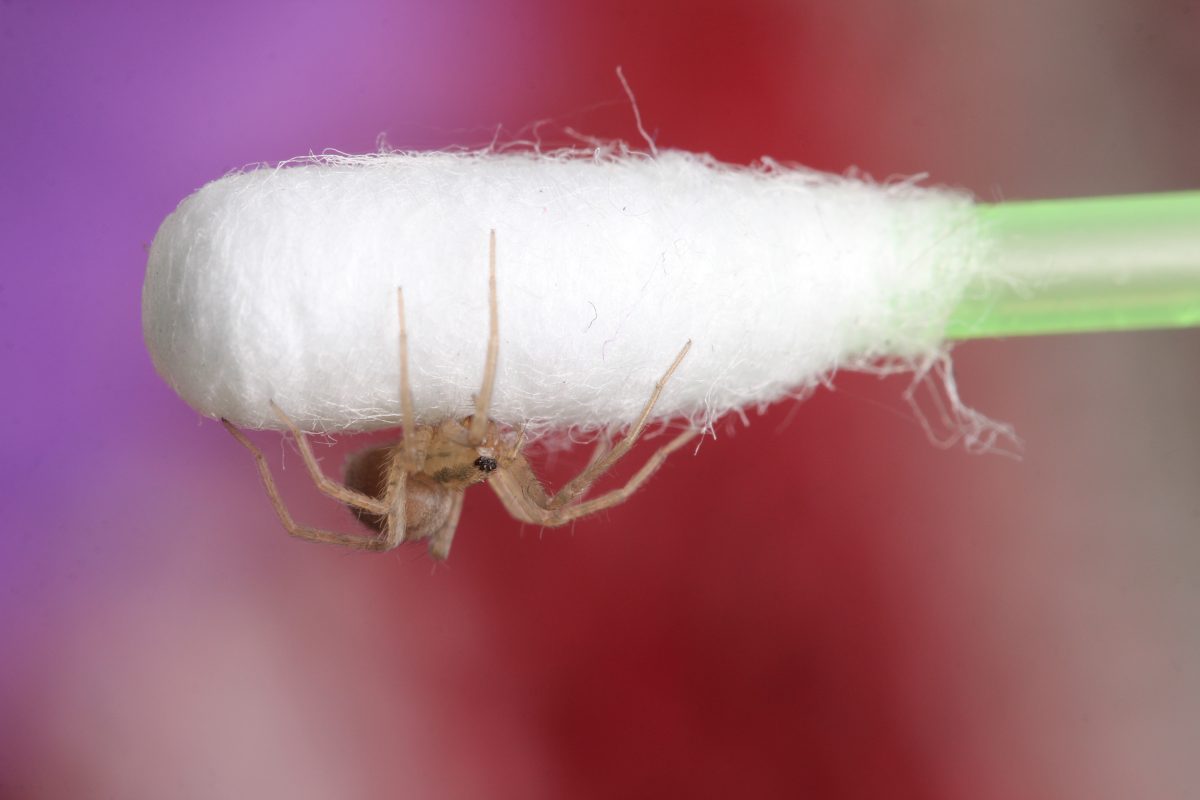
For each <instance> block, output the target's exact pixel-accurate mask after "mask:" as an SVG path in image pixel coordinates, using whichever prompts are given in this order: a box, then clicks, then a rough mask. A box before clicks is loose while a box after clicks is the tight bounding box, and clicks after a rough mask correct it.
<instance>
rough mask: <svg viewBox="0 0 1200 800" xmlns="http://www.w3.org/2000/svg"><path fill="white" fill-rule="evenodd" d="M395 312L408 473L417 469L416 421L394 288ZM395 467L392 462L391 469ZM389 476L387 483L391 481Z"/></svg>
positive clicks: (400, 299)
mask: <svg viewBox="0 0 1200 800" xmlns="http://www.w3.org/2000/svg"><path fill="white" fill-rule="evenodd" d="M396 312H397V314H398V316H399V318H400V414H401V424H402V425H403V426H404V462H405V465H406V466H407V468H408V469H409V470H410V471H413V472H415V471H416V470H417V469H418V465H417V454H416V450H415V448H414V444H415V442H414V440H413V437H414V436H415V435H416V430H417V421H416V414H415V413H414V412H413V396H412V384H411V383H409V380H408V328H407V326H406V325H405V324H404V290H403V289H401V288H399V287H397V288H396ZM394 466H395V464H394V462H393V467H394ZM391 477H392V476H390V475H389V481H390V480H391Z"/></svg>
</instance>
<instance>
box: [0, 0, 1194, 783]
mask: <svg viewBox="0 0 1200 800" xmlns="http://www.w3.org/2000/svg"><path fill="white" fill-rule="evenodd" d="M0 36H2V37H3V46H0V100H2V101H3V107H4V108H5V118H6V122H5V124H4V125H3V126H2V129H0V139H2V141H0V143H2V144H3V145H4V153H5V156H6V158H5V161H6V163H5V166H4V174H5V177H4V180H3V190H2V194H0V201H2V202H3V206H2V208H0V211H2V212H3V213H2V214H0V226H3V228H4V236H3V240H4V241H5V242H6V245H5V250H6V252H5V257H4V259H5V265H4V268H3V276H4V277H3V284H2V286H0V306H2V312H3V313H0V345H2V346H3V349H2V350H0V352H2V353H3V359H4V362H3V363H4V367H3V370H4V374H5V376H6V380H5V384H6V386H5V389H4V392H3V399H2V400H0V402H3V404H4V405H3V412H4V413H3V414H2V415H0V425H3V426H4V427H3V434H4V441H5V451H4V455H3V469H4V482H3V490H2V491H3V505H2V506H0V523H2V528H3V532H2V533H0V636H2V637H3V638H2V639H0V794H3V795H4V796H12V797H26V798H30V797H35V798H60V797H61V798H67V797H96V796H112V797H133V798H141V797H146V798H150V797H204V798H213V797H275V796H279V797H289V798H297V797H342V798H357V797H363V798H368V797H380V796H411V797H480V796H484V797H522V798H530V797H612V796H622V797H630V796H647V797H651V796H653V797H662V796H692V797H704V796H713V797H729V796H739V797H772V796H787V797H795V796H812V797H873V798H874V797H889V798H902V797H913V798H918V797H920V798H925V797H945V798H959V797H972V798H1009V797H1028V798H1036V797H1056V798H1061V797H1080V798H1099V797H1113V798H1118V797H1120V798H1125V797H1187V796H1190V795H1192V794H1193V792H1194V791H1195V787H1196V785H1197V782H1198V779H1200V767H1198V766H1197V761H1196V759H1195V753H1196V748H1197V746H1198V744H1200V634H1198V633H1197V631H1200V626H1198V624H1197V623H1198V622H1200V620H1198V618H1197V609H1198V608H1200V578H1198V577H1197V576H1200V536H1198V534H1200V505H1198V501H1197V495H1196V488H1197V486H1198V485H1200V480H1198V479H1200V435H1198V431H1197V424H1196V409H1197V408H1200V380H1198V378H1197V375H1198V370H1197V364H1200V339H1198V338H1197V335H1196V332H1195V331H1187V332H1174V333H1141V334H1128V335H1098V336H1087V337H1063V338H1043V339H1036V338H1035V339H1025V340H1012V341H997V342H979V343H972V344H968V345H964V346H961V347H959V348H958V349H956V351H955V356H956V363H957V366H958V372H959V379H960V387H961V390H962V392H963V395H964V399H965V400H966V402H968V403H969V404H971V405H973V406H975V407H976V408H978V409H980V410H981V411H983V412H984V413H987V414H989V415H991V416H993V417H996V418H999V419H1002V420H1005V421H1008V422H1011V423H1012V424H1014V425H1015V426H1016V428H1017V430H1018V432H1019V433H1020V435H1021V436H1022V437H1023V438H1024V439H1025V441H1026V452H1025V457H1024V459H1023V460H1022V461H1014V460H1010V459H1006V458H1002V457H999V456H984V457H977V456H969V455H967V454H965V453H963V452H961V451H959V450H955V449H951V450H942V449H938V448H935V447H934V446H933V445H932V444H931V443H930V442H929V441H928V439H927V438H926V436H925V434H924V432H923V431H922V429H921V428H920V426H919V425H918V424H917V423H916V421H915V418H914V416H913V414H912V412H910V411H909V410H908V409H907V407H906V406H905V405H904V403H903V402H902V400H901V394H902V392H903V390H904V388H905V385H906V384H905V382H904V381H903V380H895V379H893V380H889V381H883V382H880V381H877V380H875V379H873V378H863V377H855V376H839V379H838V381H837V384H836V385H837V389H836V391H832V392H830V391H822V392H820V393H819V394H818V395H816V396H815V397H814V398H812V399H811V400H809V401H807V402H805V403H803V404H801V405H797V404H795V403H783V404H781V405H779V406H777V407H775V408H773V409H772V410H770V411H769V412H768V413H767V414H765V415H763V416H757V415H753V414H752V415H751V417H750V424H749V425H748V426H744V425H742V424H741V423H740V422H738V421H736V420H732V421H730V422H729V424H727V425H722V426H720V427H719V429H718V433H719V437H718V438H717V439H716V440H715V441H713V440H710V441H707V442H705V444H704V446H703V447H702V448H701V450H700V452H699V454H698V455H696V456H695V457H694V458H692V457H689V456H686V455H683V456H682V457H681V456H676V457H675V458H674V459H673V460H672V461H671V462H670V463H669V465H668V466H667V467H666V468H665V469H664V470H663V472H662V473H661V474H660V475H659V476H657V477H656V478H655V479H654V480H653V482H652V483H651V485H650V486H649V487H648V488H647V489H645V490H644V491H643V492H641V493H640V494H638V495H637V496H636V497H635V498H634V499H633V500H632V501H630V502H629V503H627V504H626V505H624V506H622V507H620V508H617V509H614V510H612V511H611V512H609V513H605V514H603V515H601V516H600V517H598V518H596V519H589V520H586V521H582V522H580V523H579V524H578V525H577V526H576V527H575V528H574V529H573V530H555V531H546V532H545V533H544V534H542V533H540V532H539V531H537V530H533V529H529V528H526V529H524V530H522V529H521V527H520V526H519V525H518V524H517V523H516V522H514V521H512V520H511V519H509V518H508V517H507V516H506V515H505V514H504V513H503V510H502V509H501V508H500V506H499V503H498V502H497V501H496V500H495V499H494V498H493V497H492V496H491V495H490V494H489V493H488V492H486V491H483V490H475V491H473V492H472V494H471V495H470V496H469V497H468V503H467V508H466V511H465V514H464V516H463V520H462V524H461V526H460V528H459V534H458V538H457V540H456V544H455V552H454V554H453V557H452V559H451V561H450V562H449V564H448V565H447V566H445V567H437V568H434V567H433V565H432V564H431V563H430V562H429V561H428V560H427V559H426V558H425V557H424V556H423V555H422V554H421V552H420V550H419V549H408V548H405V549H402V550H401V551H400V552H399V553H398V554H396V555H385V556H367V555H354V554H348V553H345V552H342V551H339V550H335V549H329V548H321V547H316V546H312V545H308V544H305V543H302V542H298V541H292V540H289V539H288V538H287V537H285V535H284V534H283V532H282V531H281V530H280V529H279V527H278V525H277V523H276V521H275V519H274V518H273V516H272V513H271V510H270V507H269V505H268V504H267V501H266V499H265V497H264V496H263V494H262V492H261V488H260V487H259V486H258V484H257V482H256V479H255V477H254V474H253V470H252V467H251V464H250V462H249V460H248V459H247V457H246V453H245V452H244V451H242V450H241V449H240V448H238V447H237V445H236V444H235V443H234V442H232V441H231V440H230V439H229V438H228V437H227V436H226V435H225V434H224V433H223V432H222V431H221V430H220V428H219V427H218V426H217V425H216V424H215V423H212V422H207V421H200V420H198V419H197V417H196V415H195V414H194V413H193V412H191V411H190V410H189V409H188V408H187V407H186V406H184V405H183V403H182V402H181V401H179V400H178V399H177V398H176V397H174V396H173V395H172V394H171V392H170V390H169V389H168V388H167V387H166V386H165V385H164V384H163V383H162V382H161V381H160V380H159V379H158V378H157V376H156V375H155V374H154V372H153V369H152V367H151V365H150V362H149V359H148V357H147V355H146V353H145V351H144V348H143V345H142V343H141V336H140V320H139V289H140V282H141V278H142V272H143V269H144V263H145V250H144V248H145V245H146V243H147V242H148V241H149V240H150V238H151V237H152V236H153V233H154V230H155V228H156V226H157V224H158V222H159V221H161V219H162V218H163V217H164V216H165V215H166V214H167V213H168V212H169V211H170V210H171V208H172V207H173V206H174V204H175V203H176V202H178V200H179V199H180V198H182V197H183V196H185V195H186V194H187V193H189V192H190V191H192V190H193V189H195V188H197V187H198V186H199V185H201V184H202V183H203V182H205V181H207V180H210V179H212V178H215V177H217V176H219V175H221V174H222V173H223V172H225V171H227V170H229V169H231V168H235V167H239V166H241V165H243V164H247V163H251V162H257V161H274V160H278V159H282V158H286V157H290V156H294V155H298V154H302V153H306V152H309V151H320V150H322V149H325V148H336V149H340V150H344V151H349V152H361V151H366V150H371V149H373V148H374V147H375V144H376V137H377V136H379V135H380V134H381V133H382V134H385V135H386V136H387V139H388V141H389V142H390V143H391V144H393V145H395V146H402V147H442V146H449V145H463V144H466V145H471V144H484V143H486V142H488V141H490V140H491V139H492V137H493V134H494V133H495V131H496V127H497V126H498V125H502V126H503V128H502V131H501V134H500V135H501V138H506V137H507V138H511V137H516V136H520V135H524V134H527V133H528V132H529V131H530V130H531V128H530V127H529V126H531V125H532V124H533V123H535V122H537V121H539V120H546V121H547V123H546V126H545V128H544V130H549V131H555V130H558V131H561V130H563V129H564V128H565V127H567V126H571V127H574V128H576V129H578V130H580V131H583V132H585V133H587V134H590V135H595V136H601V137H606V136H620V137H623V138H627V139H631V140H635V139H636V131H635V129H634V126H633V119H632V114H631V112H630V108H629V106H628V103H627V102H626V100H625V98H624V95H623V93H622V91H621V89H620V86H619V84H618V82H617V80H616V78H615V75H614V68H615V67H616V66H617V65H618V64H620V65H623V66H624V69H625V73H626V75H627V76H628V78H629V80H630V82H631V83H632V85H633V88H634V91H635V92H636V95H637V99H638V103H639V105H640V108H641V112H642V115H643V118H644V119H645V121H646V125H647V127H648V128H649V129H650V130H651V131H652V132H653V133H654V135H655V137H656V139H657V141H658V144H659V146H661V147H680V148H687V149H693V150H702V151H708V152H711V153H713V154H714V155H715V156H717V157H718V158H721V159H724V160H728V161H735V162H746V161H749V160H751V159H753V158H756V157H758V156H760V155H770V156H773V157H775V158H777V159H781V160H791V161H799V162H803V163H807V164H810V165H812V166H816V167H820V168H824V169H829V170H835V171H840V170H844V169H846V168H848V167H850V166H858V167H861V168H863V169H865V170H867V171H869V172H871V173H873V174H875V175H876V176H878V177H886V176H889V175H892V174H910V173H914V172H929V173H930V174H931V179H932V180H933V181H934V182H937V183H943V184H950V185H956V186H963V187H966V188H969V189H971V190H973V191H975V192H976V193H978V194H979V195H981V196H982V197H983V198H985V199H995V198H1003V197H1009V198H1016V197H1037V196H1070V195H1077V194H1098V193H1114V192H1134V191H1149V190H1165V189H1177V188H1195V187H1197V186H1200V160H1198V159H1197V157H1196V151H1195V141H1196V131H1197V130H1200V106H1198V105H1197V103H1196V94H1195V90H1196V86H1198V85H1200V47H1197V42H1200V9H1198V7H1197V6H1196V4H1195V3H1191V2H1167V0H1163V1H1162V2H1151V3H1146V2H1140V1H1135V0H1100V2H1094V1H1092V0H1088V1H1087V2H1085V1H1084V0H1058V1H1057V2H1053V3H1045V2H1035V1H1034V0H1017V1H1016V2H1011V3H981V2H973V3H952V2H937V0H916V2H898V1H897V2H887V1H886V0H852V2H846V3H836V4H834V3H817V2H812V3H785V2H750V3H729V2H710V1H706V0H701V1H700V2H690V3H663V2H657V3H656V2H606V3H600V2H584V3H552V2H548V1H545V2H533V1H528V2H517V3H482V2H471V1H470V0H453V1H452V2H445V3H441V4H438V5H437V6H436V8H435V7H434V5H433V4H418V3H410V4H406V3H387V2H382V0H353V2H341V3H337V4H334V3H322V2H308V3H282V2H280V3H275V2H250V3H222V2H209V3H203V4H201V3H194V4H193V3H135V2H125V3H122V2H109V3H96V4H93V3H82V2H79V3H71V2H60V3H32V2H24V1H23V0H10V2H7V3H4V4H3V6H0ZM259 440H260V441H262V442H263V443H264V444H265V445H267V449H268V452H269V453H270V455H271V456H272V457H275V458H276V459H278V457H280V456H281V455H283V456H285V458H284V460H285V461H286V463H287V465H288V469H287V470H286V472H285V473H283V474H284V477H283V480H282V484H283V488H284V491H285V493H286V494H287V495H288V497H289V499H290V502H291V505H292V508H293V511H294V512H295V513H296V515H297V516H298V517H300V518H301V519H304V520H306V521H308V522H310V523H312V524H317V525H322V526H326V527H332V526H346V525H350V524H351V521H350V519H349V517H348V516H347V515H346V514H345V512H343V511H342V510H341V509H339V508H337V507H336V506H334V505H332V504H329V503H326V502H324V501H323V500H322V499H321V498H319V497H317V496H316V494H315V492H313V491H312V490H311V487H310V485H309V483H308V481H307V478H306V476H305V475H304V474H303V471H302V470H300V469H299V468H298V466H299V464H298V460H297V458H296V457H295V454H294V453H293V452H292V451H291V450H290V449H287V448H281V447H280V446H279V445H278V444H277V443H276V442H277V440H276V438H274V437H273V436H266V435H264V436H262V437H260V439H259ZM354 446H356V444H355V443H345V442H344V443H340V444H339V445H338V446H337V447H336V448H334V449H331V450H323V451H322V453H323V455H324V458H325V461H326V464H327V465H329V466H330V468H331V470H336V467H337V465H338V464H340V462H341V459H342V457H343V455H344V453H345V452H346V451H347V449H349V448H352V447H354ZM643 454H644V453H643ZM568 467H569V465H568V464H566V463H561V462H560V463H557V464H556V465H554V464H552V465H550V467H549V470H550V472H551V474H562V473H564V471H567V470H568Z"/></svg>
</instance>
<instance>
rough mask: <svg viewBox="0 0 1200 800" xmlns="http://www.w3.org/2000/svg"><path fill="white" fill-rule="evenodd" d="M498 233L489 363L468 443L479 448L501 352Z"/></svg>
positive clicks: (491, 252) (491, 254) (491, 275)
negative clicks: (497, 279)
mask: <svg viewBox="0 0 1200 800" xmlns="http://www.w3.org/2000/svg"><path fill="white" fill-rule="evenodd" d="M496 305H497V304H496V231H495V230H492V231H491V232H490V233H489V234H488V344H487V362H486V364H485V366H484V368H483V385H482V386H481V387H479V394H477V395H475V416H473V417H471V429H470V431H469V435H468V441H470V443H471V444H472V445H475V446H478V445H479V444H481V443H482V442H483V439H484V436H486V435H487V425H488V408H489V407H490V406H491V405H492V388H493V387H494V386H495V384H496V357H497V355H498V354H499V352H500V321H499V314H498V313H497V310H496Z"/></svg>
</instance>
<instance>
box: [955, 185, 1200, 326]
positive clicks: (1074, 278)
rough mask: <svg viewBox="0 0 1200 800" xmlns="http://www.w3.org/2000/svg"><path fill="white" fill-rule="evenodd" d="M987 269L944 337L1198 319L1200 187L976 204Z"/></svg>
mask: <svg viewBox="0 0 1200 800" xmlns="http://www.w3.org/2000/svg"><path fill="white" fill-rule="evenodd" d="M978 214H979V218H980V221H981V222H982V223H983V224H984V226H985V231H986V232H987V234H988V235H989V236H990V237H991V239H992V241H993V244H994V248H993V250H992V253H991V256H990V258H991V263H992V264H993V265H994V267H995V269H994V274H996V275H1006V276H1011V279H1012V283H1011V284H1007V283H1005V284H1001V283H999V282H998V281H996V280H989V279H988V277H987V276H986V274H985V278H984V280H983V281H981V282H980V283H979V284H977V285H974V286H972V287H971V288H970V290H969V291H968V293H967V296H966V298H965V299H964V301H963V302H962V303H961V304H960V305H959V306H958V308H957V309H956V310H955V312H954V314H953V315H952V317H951V319H950V323H949V325H948V327H947V330H946V336H947V338H949V339H975V338H981V337H988V336H1017V335H1023V334H1049V333H1074V332H1084V331H1124V330H1137V329H1144V328H1178V327H1187V326H1193V325H1200V192H1177V193H1170V194H1149V195H1132V196H1129V197H1094V198H1084V199H1072V200H1035V201H1029V202H1013V203H996V204H981V205H979V206H978Z"/></svg>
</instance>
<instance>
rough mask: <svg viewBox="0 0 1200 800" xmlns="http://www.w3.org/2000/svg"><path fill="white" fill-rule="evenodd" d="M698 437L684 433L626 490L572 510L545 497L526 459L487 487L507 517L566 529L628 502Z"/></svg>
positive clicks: (694, 432)
mask: <svg viewBox="0 0 1200 800" xmlns="http://www.w3.org/2000/svg"><path fill="white" fill-rule="evenodd" d="M699 434H700V431H698V430H686V431H683V432H682V433H680V434H679V435H678V436H676V437H675V438H674V439H672V440H671V441H669V442H667V443H666V444H665V445H663V446H662V447H660V448H658V450H656V451H655V452H654V454H653V455H652V456H650V458H648V459H647V460H646V463H645V464H643V465H642V467H641V469H639V470H638V471H637V472H636V473H635V474H634V476H633V477H632V478H630V479H629V480H628V481H627V482H626V483H625V485H624V486H622V487H620V488H618V489H613V490H612V491H610V492H605V493H604V494H602V495H600V496H599V497H595V498H593V499H591V500H586V501H584V502H582V503H576V504H575V505H571V506H566V507H563V506H557V505H555V504H554V499H550V498H547V497H546V493H545V491H544V490H543V489H542V485H541V482H539V481H538V479H537V476H536V475H535V474H534V472H533V468H532V467H530V466H529V462H528V461H526V460H525V459H524V458H523V457H517V458H515V459H514V460H513V461H512V462H510V463H509V464H508V465H507V466H506V467H505V468H503V469H498V470H496V472H495V473H493V475H492V476H491V478H490V479H489V480H488V485H489V486H491V487H492V490H493V491H494V492H495V493H496V496H497V497H499V498H500V502H501V503H502V504H503V505H504V507H505V509H507V510H508V513H509V514H512V515H513V516H514V517H516V518H517V519H519V520H521V521H522V522H528V523H530V524H533V525H546V526H549V527H554V526H556V525H565V524H566V523H568V522H571V521H572V520H576V519H579V518H580V517H585V516H587V515H588V514H593V513H595V512H597V511H603V510H604V509H606V508H612V507H613V506H616V505H620V504H621V503H623V502H625V501H626V500H628V499H629V497H630V495H632V494H633V493H634V492H636V491H637V490H638V489H639V488H641V486H642V484H644V483H645V482H646V481H648V480H649V479H650V476H651V475H653V474H654V473H655V472H657V471H658V468H659V467H661V466H662V465H663V462H665V461H666V460H667V458H668V457H669V456H670V455H671V454H672V453H674V452H675V451H676V450H678V449H679V448H681V447H683V446H684V445H685V444H687V443H688V442H690V441H691V440H692V439H694V438H696V436H698V435H699ZM557 496H558V495H556V496H555V498H557Z"/></svg>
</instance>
